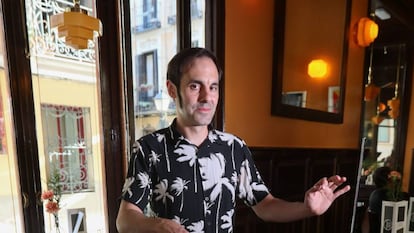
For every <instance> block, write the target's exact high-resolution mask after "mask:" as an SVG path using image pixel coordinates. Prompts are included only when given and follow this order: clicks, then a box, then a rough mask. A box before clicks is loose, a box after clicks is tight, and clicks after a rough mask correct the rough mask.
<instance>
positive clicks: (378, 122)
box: [371, 115, 385, 125]
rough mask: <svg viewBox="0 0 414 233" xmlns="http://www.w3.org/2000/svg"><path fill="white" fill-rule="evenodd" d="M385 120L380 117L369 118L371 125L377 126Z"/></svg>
mask: <svg viewBox="0 0 414 233" xmlns="http://www.w3.org/2000/svg"><path fill="white" fill-rule="evenodd" d="M384 119H385V118H384V117H382V116H380V115H376V116H374V117H372V118H371V121H372V123H374V124H376V125H379V124H381V122H382V121H383V120H384Z"/></svg>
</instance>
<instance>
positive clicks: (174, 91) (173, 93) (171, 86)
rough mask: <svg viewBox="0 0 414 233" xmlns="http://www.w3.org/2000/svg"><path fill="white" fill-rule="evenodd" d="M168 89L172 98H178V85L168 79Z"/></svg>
mask: <svg viewBox="0 0 414 233" xmlns="http://www.w3.org/2000/svg"><path fill="white" fill-rule="evenodd" d="M167 90H168V94H169V95H170V96H171V98H173V99H174V100H175V99H176V98H177V87H176V86H175V85H174V83H172V82H171V81H170V80H167Z"/></svg>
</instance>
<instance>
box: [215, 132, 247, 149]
mask: <svg viewBox="0 0 414 233" xmlns="http://www.w3.org/2000/svg"><path fill="white" fill-rule="evenodd" d="M209 138H210V141H212V142H215V141H218V142H225V143H227V144H229V145H230V144H239V145H240V146H241V147H245V146H246V143H245V141H244V140H243V139H241V138H240V137H238V136H236V135H234V134H231V133H228V132H223V131H220V130H212V131H210V133H209Z"/></svg>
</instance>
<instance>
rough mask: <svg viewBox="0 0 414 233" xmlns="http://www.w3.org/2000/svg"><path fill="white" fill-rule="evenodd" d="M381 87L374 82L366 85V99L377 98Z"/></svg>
mask: <svg viewBox="0 0 414 233" xmlns="http://www.w3.org/2000/svg"><path fill="white" fill-rule="evenodd" d="M380 90H381V89H380V88H379V87H377V86H375V85H374V84H372V83H370V84H367V85H366V86H365V96H364V100H365V101H371V100H373V99H375V98H377V96H378V94H379V93H380Z"/></svg>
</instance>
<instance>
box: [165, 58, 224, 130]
mask: <svg viewBox="0 0 414 233" xmlns="http://www.w3.org/2000/svg"><path fill="white" fill-rule="evenodd" d="M167 85H168V90H169V93H170V95H171V97H173V99H175V102H176V106H177V121H178V123H179V124H181V125H182V126H203V125H208V124H210V123H211V120H212V119H213V116H214V113H215V110H216V106H217V102H218V98H219V74H218V70H217V67H216V65H215V64H214V62H213V61H212V60H211V59H210V58H208V57H200V58H196V59H195V60H194V61H193V62H192V63H191V64H190V65H188V66H187V67H186V70H184V72H183V77H182V78H181V83H180V93H178V94H177V89H176V88H175V86H174V85H173V84H172V83H171V82H168V83H167ZM178 95H180V96H181V102H180V98H178Z"/></svg>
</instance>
